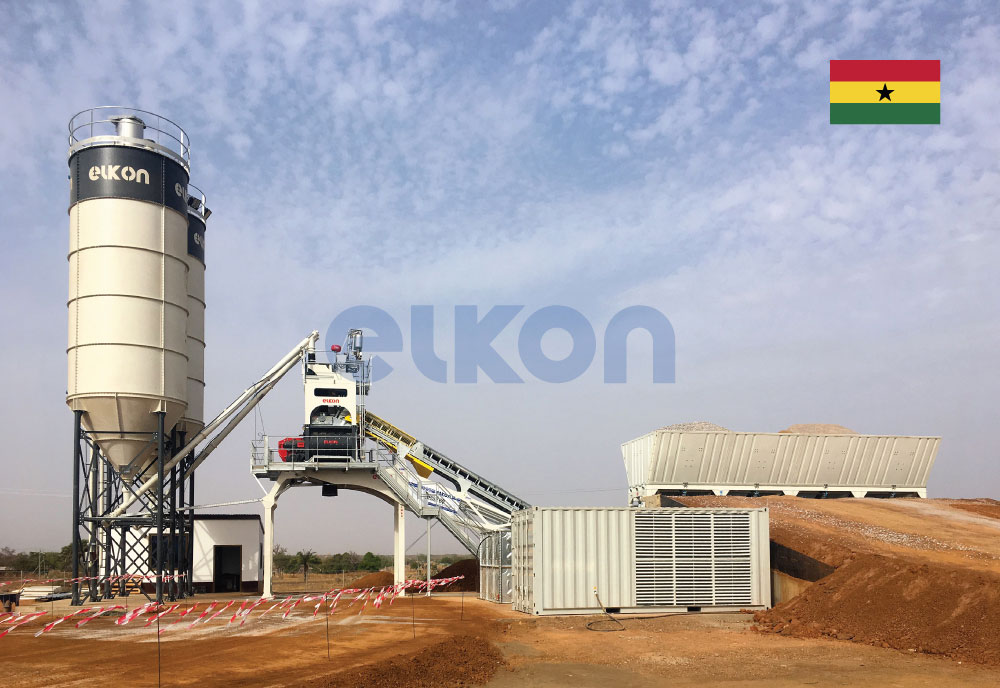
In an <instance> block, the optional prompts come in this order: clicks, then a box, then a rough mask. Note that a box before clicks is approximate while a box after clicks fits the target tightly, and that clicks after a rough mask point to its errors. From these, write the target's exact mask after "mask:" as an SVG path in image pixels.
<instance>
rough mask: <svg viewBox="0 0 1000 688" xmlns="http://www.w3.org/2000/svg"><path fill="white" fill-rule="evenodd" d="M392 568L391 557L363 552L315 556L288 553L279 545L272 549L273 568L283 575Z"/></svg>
mask: <svg viewBox="0 0 1000 688" xmlns="http://www.w3.org/2000/svg"><path fill="white" fill-rule="evenodd" d="M388 566H392V557H391V556H389V557H387V556H382V555H379V554H372V553H371V552H365V553H364V554H358V553H357V552H341V553H340V554H326V555H320V554H316V553H315V552H314V551H312V550H311V549H307V550H300V551H298V552H296V553H295V554H292V553H290V552H289V551H288V550H286V549H285V548H284V547H282V546H281V545H278V546H277V547H275V548H274V568H275V569H276V570H278V571H282V572H284V573H305V574H308V573H339V572H341V571H381V570H382V569H384V568H386V567H388Z"/></svg>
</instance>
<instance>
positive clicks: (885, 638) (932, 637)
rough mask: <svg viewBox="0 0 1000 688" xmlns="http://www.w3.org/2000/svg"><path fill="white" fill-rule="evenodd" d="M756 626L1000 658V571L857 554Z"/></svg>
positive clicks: (968, 657)
mask: <svg viewBox="0 0 1000 688" xmlns="http://www.w3.org/2000/svg"><path fill="white" fill-rule="evenodd" d="M754 620H755V621H756V622H757V630H760V631H764V632H770V633H780V634H781V635H793V636H797V637H800V638H815V637H821V636H826V637H830V638H837V639H838V640H851V641H854V642H856V643H864V644H866V645H875V646H879V647H891V648H895V649H897V650H902V651H904V652H906V651H909V652H921V653H926V654H934V655H944V656H946V657H950V658H952V659H957V660H960V661H969V662H977V663H980V664H992V665H1000V636H998V632H1000V631H998V629H1000V576H998V575H996V574H990V573H986V572H975V571H961V570H957V569H956V567H954V566H947V565H941V564H928V563H923V564H921V563H917V562H915V561H908V560H905V559H900V558H895V557H886V556H879V555H858V556H856V557H854V558H852V559H851V560H849V561H848V562H847V563H845V564H843V565H842V566H840V568H838V569H837V570H836V571H834V572H833V573H832V574H830V575H829V576H827V577H826V578H823V579H820V580H818V581H816V582H815V583H813V584H812V585H810V586H809V587H808V588H807V589H806V590H805V592H803V593H802V594H800V595H798V596H797V597H794V598H792V599H791V600H789V601H787V602H785V603H783V604H780V605H778V606H777V607H774V608H773V609H770V610H767V611H762V612H757V613H756V614H755V615H754Z"/></svg>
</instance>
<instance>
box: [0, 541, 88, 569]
mask: <svg viewBox="0 0 1000 688" xmlns="http://www.w3.org/2000/svg"><path fill="white" fill-rule="evenodd" d="M72 566H73V547H72V546H71V545H66V546H65V547H63V548H62V549H61V550H59V551H58V552H17V551H15V550H14V549H12V548H10V547H0V567H3V568H5V569H7V571H6V573H10V572H11V571H15V572H17V571H34V572H35V573H36V574H45V573H48V572H49V571H69V570H70V569H71V568H72Z"/></svg>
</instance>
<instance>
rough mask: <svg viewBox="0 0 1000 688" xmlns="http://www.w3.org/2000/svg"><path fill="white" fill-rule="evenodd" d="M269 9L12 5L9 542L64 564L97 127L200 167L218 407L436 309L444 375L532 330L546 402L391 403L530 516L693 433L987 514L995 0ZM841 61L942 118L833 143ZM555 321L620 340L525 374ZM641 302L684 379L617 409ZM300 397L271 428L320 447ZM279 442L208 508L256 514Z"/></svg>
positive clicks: (410, 379)
mask: <svg viewBox="0 0 1000 688" xmlns="http://www.w3.org/2000/svg"><path fill="white" fill-rule="evenodd" d="M278 4H280V3H246V4H243V3H226V2H212V3H193V2H186V1H185V0H179V1H176V2H171V3H140V2H128V3H126V2H88V3H81V4H79V5H76V6H74V5H73V4H70V3H63V2H33V3H16V2H3V3H2V5H3V6H2V12H3V16H4V22H3V25H2V28H0V102H2V103H3V107H2V112H3V120H4V121H3V126H2V127H0V151H2V155H0V198H2V201H3V202H2V203H0V227H2V229H3V236H4V247H3V251H2V252H0V261H2V269H0V293H2V296H3V298H2V301H0V309H2V311H0V313H2V317H3V322H4V323H5V335H6V336H4V337H3V338H2V340H0V347H2V356H0V380H2V384H3V391H2V393H0V404H2V406H0V424H2V426H0V427H2V429H3V437H4V438H5V440H6V441H5V446H4V448H3V450H2V452H0V461H2V464H3V469H4V470H3V475H4V479H3V480H2V482H0V545H10V546H14V547H17V548H25V549H27V548H38V547H45V548H54V547H58V546H61V545H63V544H65V543H66V542H68V540H69V533H70V521H69V515H70V496H69V493H70V484H71V477H72V473H71V454H70V448H71V434H72V433H71V424H72V415H71V413H70V412H69V410H68V409H67V407H66V405H65V403H64V396H65V388H66V384H65V379H66V377H65V376H66V372H65V371H66V357H65V347H66V294H67V268H66V250H67V244H68V234H67V224H68V223H67V217H66V199H67V188H68V187H67V178H66V174H67V168H66V158H65V155H66V122H67V121H68V119H69V117H70V116H71V115H72V114H73V113H74V112H76V111H79V110H82V109H84V108H87V107H90V106H94V105H101V104H124V105H133V106H136V107H141V108H143V109H147V110H152V111H155V112H159V113H161V114H163V115H165V116H167V117H169V118H171V119H173V120H174V121H176V122H178V123H179V124H181V126H183V127H184V128H185V130H186V131H187V132H188V134H189V135H190V138H191V140H192V142H193V143H192V151H193V152H192V181H193V182H194V183H195V184H197V185H198V186H199V187H201V188H202V189H204V190H205V191H206V192H207V194H208V197H209V206H210V207H211V208H212V210H213V211H214V214H213V215H212V218H211V220H210V223H209V228H208V249H207V262H208V273H207V282H208V284H207V290H208V304H209V305H208V321H207V335H208V347H209V348H208V354H207V365H208V372H207V382H208V393H207V403H206V406H207V409H208V410H209V412H210V414H214V412H215V411H217V410H219V409H221V408H222V407H223V406H224V405H225V404H226V403H228V401H229V400H231V399H232V398H233V397H234V396H235V395H236V394H237V393H238V392H240V391H241V390H242V389H243V388H244V387H246V386H247V385H248V384H249V383H250V382H251V381H252V380H254V379H255V378H256V377H257V375H258V374H259V373H261V372H262V371H264V370H266V369H267V368H269V367H270V366H271V365H272V363H273V362H274V361H275V360H277V358H278V357H279V356H281V355H282V354H283V353H284V352H286V351H287V350H288V349H289V348H291V346H292V345H293V344H295V343H296V342H298V341H299V340H300V339H302V337H304V336H305V335H306V334H307V333H308V332H309V331H311V330H313V329H318V330H320V331H321V332H322V333H324V335H325V333H326V330H327V328H328V326H329V324H330V322H331V321H332V319H333V318H334V317H335V316H336V315H337V314H338V313H340V312H341V311H342V310H344V309H345V308H348V307H351V306H355V305H359V304H370V305H374V306H378V307H380V308H382V309H384V310H386V311H387V312H389V313H391V314H392V315H393V316H394V317H395V318H396V319H397V320H398V322H399V323H400V326H401V328H402V330H403V332H404V333H405V334H406V339H407V347H408V340H409V313H410V306H411V305H432V306H434V307H435V315H436V334H437V337H436V341H435V346H436V350H437V351H438V354H439V355H440V356H441V357H442V358H444V359H446V360H448V361H449V369H448V371H449V372H448V374H449V380H452V379H453V378H452V376H453V373H454V368H453V367H452V363H451V362H452V361H453V360H454V355H453V351H452V348H453V347H452V346H451V344H450V342H451V339H450V337H451V335H450V333H451V332H452V330H453V321H454V307H455V306H456V305H476V306H478V307H479V309H480V311H481V312H482V311H485V310H488V309H489V308H490V307H492V306H494V305H497V304H518V305H524V306H525V309H524V310H523V311H522V312H521V313H520V314H519V315H518V317H517V318H515V320H514V322H513V323H512V324H511V325H510V326H509V327H508V328H507V329H505V330H504V332H503V333H502V334H501V336H500V337H499V338H498V339H497V345H496V346H497V350H498V351H499V352H500V354H501V355H502V356H503V357H504V358H505V359H506V360H507V361H508V363H509V364H510V365H511V366H512V367H513V368H514V369H515V370H517V371H518V372H519V373H520V374H521V377H522V378H524V379H525V382H524V384H517V385H503V384H495V383H492V382H490V381H489V380H481V381H480V382H479V383H478V384H455V383H454V382H451V381H450V382H448V383H444V384H442V383H437V382H431V381H429V380H426V379H424V378H423V377H422V376H421V375H420V374H419V373H418V372H417V371H416V368H415V366H414V364H413V362H412V361H411V360H410V359H409V357H408V355H407V353H406V352H404V353H402V354H397V355H395V356H394V357H391V358H388V359H387V360H389V361H390V362H391V363H392V365H393V366H395V371H394V372H393V374H392V375H391V376H390V377H389V378H387V379H386V380H385V381H383V382H382V383H380V384H379V385H378V386H377V387H376V388H375V389H374V390H373V394H372V397H371V399H370V406H371V408H372V410H374V411H375V412H376V413H378V414H379V415H382V416H384V417H387V418H389V419H390V420H392V421H393V422H395V423H396V424H398V425H400V426H401V427H403V428H404V429H406V430H408V431H409V432H411V433H412V434H415V435H416V436H418V437H419V438H421V439H423V440H424V441H426V442H427V443H428V444H430V445H432V446H434V447H436V448H439V449H441V450H443V451H444V452H446V453H447V454H449V455H450V456H451V457H452V458H454V459H456V460H458V461H460V462H463V463H466V464H467V465H468V466H469V467H471V468H472V469H474V470H477V471H479V472H481V473H482V474H484V475H485V476H487V477H489V478H490V479H492V480H494V481H495V482H497V483H500V484H502V485H504V486H505V487H507V488H509V489H510V490H512V491H513V492H515V493H517V494H519V495H521V496H523V497H524V498H525V499H527V500H528V501H530V502H532V503H534V504H540V505H585V504H586V505H589V504H594V505H596V504H605V505H622V504H624V502H625V498H626V480H625V473H624V469H623V465H622V461H621V454H620V450H619V445H620V443H621V442H623V441H625V440H628V439H630V438H632V437H635V436H638V435H641V434H643V433H645V432H648V431H649V430H652V429H654V428H656V427H659V426H661V425H665V424H671V423H676V422H681V421H689V420H700V419H704V420H710V421H714V422H716V423H719V424H721V425H724V426H726V427H729V428H732V429H736V430H757V431H776V430H780V429H782V428H784V427H787V426H788V425H790V424H792V423H803V422H825V423H840V424H843V425H846V426H848V427H851V428H853V429H855V430H857V431H859V432H863V433H873V434H877V433H886V434H929V435H941V436H942V437H943V438H944V439H943V442H942V445H941V451H940V454H939V456H938V460H937V464H936V466H935V468H934V471H933V473H932V475H931V482H930V485H929V490H930V492H931V494H932V495H933V496H968V497H972V496H992V497H997V496H998V493H1000V467H998V466H1000V462H998V458H1000V457H998V455H997V448H996V441H995V436H996V435H995V432H996V421H997V411H996V408H997V401H996V400H997V398H998V397H1000V374H998V371H997V347H998V344H1000V297H998V289H997V287H998V279H997V276H996V274H997V273H996V266H997V264H998V263H1000V231H998V227H1000V221H998V217H1000V207H998V206H1000V203H998V198H1000V195H998V188H1000V165H998V160H1000V135H998V133H997V124H996V122H997V112H998V111H1000V10H998V9H997V5H996V4H995V3H993V2H991V1H989V0H983V1H976V0H969V1H965V2H952V3H940V2H931V1H922V0H896V1H888V0H887V1H884V2H879V3H877V5H876V4H875V3H871V6H869V3H864V2H831V1H829V0H817V1H816V2H805V1H803V2H778V1H774V2H765V3H760V4H755V3H749V2H747V3H731V2H721V3H718V4H714V5H713V4H709V3H684V2H654V3H652V4H649V5H646V4H638V3H627V4H624V5H623V4H621V3H608V4H606V5H602V4H599V3H594V2H584V1H580V2H573V3H521V2H517V1H516V0H497V1H495V2H490V3H486V2H482V3H460V2H437V1H435V0H425V1H424V2H396V1H393V0H382V1H377V2H361V3H352V2H328V3H323V2H309V3H297V7H296V9H295V10H293V11H286V10H283V9H280V8H278V7H276V5H278ZM845 58H856V59H883V58H925V59H940V60H941V65H942V84H941V101H942V108H941V109H942V124H941V125H940V126H914V127H905V126H899V127H892V126H883V127H867V126H856V127H833V126H830V125H829V123H828V102H829V101H828V95H829V93H828V79H829V72H828V65H829V62H828V61H829V60H830V59H845ZM550 304H565V305H569V306H572V307H574V308H576V309H577V310H579V311H580V312H581V313H583V314H584V315H586V316H587V318H588V319H589V320H590V321H591V323H592V324H593V327H594V330H595V331H596V332H597V334H598V350H597V356H596V357H595V361H594V364H593V365H592V366H591V368H590V369H589V370H588V371H587V372H586V373H585V374H584V375H583V376H581V377H580V378H579V379H577V380H575V381H573V382H569V383H565V384H549V383H544V382H540V381H538V380H537V379H535V378H533V377H532V376H531V375H530V374H528V373H527V372H526V371H525V369H524V366H523V365H522V364H521V362H520V360H519V358H518V355H517V347H516V341H517V333H518V330H519V328H520V325H521V323H523V322H524V319H525V318H526V317H527V315H529V314H530V313H531V312H533V311H534V310H536V309H537V308H539V307H543V306H546V305H550ZM630 305H647V306H651V307H654V308H657V309H659V310H660V311H662V312H663V313H664V314H665V315H666V316H667V317H669V318H670V321H671V322H672V323H673V326H674V329H675V332H676V338H677V339H676V341H677V360H676V369H677V381H676V383H674V384H653V383H651V382H650V363H649V351H648V346H647V343H646V342H645V341H640V339H641V338H636V339H635V340H634V341H633V342H632V345H631V350H630V359H629V374H630V377H629V382H628V383H627V384H624V385H606V384H604V383H603V378H602V361H603V350H602V347H601V345H600V340H601V333H603V331H604V327H605V325H606V324H607V322H608V320H609V319H610V317H611V316H612V315H613V314H614V313H615V312H617V311H618V310H620V309H622V308H624V307H626V306H630ZM544 345H545V347H546V351H547V352H549V353H550V354H551V355H553V356H554V357H558V356H560V355H563V354H565V353H566V352H567V351H568V350H569V341H568V338H567V337H560V335H559V333H550V335H548V336H547V337H546V339H545V341H544ZM407 350H408V349H407ZM300 389H301V387H300V382H299V380H298V379H297V377H296V376H295V375H294V374H293V375H291V376H289V379H287V380H286V381H285V382H284V383H283V384H282V385H281V386H280V387H279V388H278V389H277V390H276V391H275V393H274V394H273V395H272V396H271V397H269V398H268V399H267V400H266V401H265V403H264V404H263V407H262V413H261V417H260V418H259V419H258V420H257V421H256V422H257V430H259V429H260V427H261V426H263V427H264V428H265V429H266V430H267V432H268V433H270V434H272V435H285V434H293V433H296V432H298V430H299V427H298V426H299V425H300V424H301V399H300ZM254 432H255V428H254V422H252V421H251V420H250V419H248V420H247V422H246V424H245V426H244V427H242V428H241V429H240V430H239V431H238V432H236V433H234V434H233V435H232V436H231V438H230V439H229V440H228V441H227V442H226V443H225V444H224V445H223V446H222V448H221V449H220V450H219V451H217V452H216V454H215V455H214V456H213V458H212V459H211V460H210V461H209V462H208V463H207V464H206V465H205V467H204V469H202V471H201V473H200V475H201V477H200V479H199V481H198V490H199V500H198V501H200V502H213V501H222V500H236V499H249V498H255V497H257V496H259V495H260V488H259V487H258V486H257V484H256V483H255V482H254V480H253V479H252V478H251V476H250V473H249V456H248V454H249V441H250V439H251V438H252V437H253V434H254ZM318 493H319V490H318V488H311V489H300V490H298V491H293V492H290V493H286V495H285V496H284V497H283V498H282V500H281V502H279V508H278V512H277V516H278V537H277V539H278V542H279V543H282V544H284V545H286V546H288V547H289V548H292V549H298V548H300V547H304V546H311V547H313V548H314V549H317V550H319V551H340V550H346V549H355V550H360V551H362V552H363V551H365V550H369V549H371V550H374V551H383V552H386V551H389V550H390V548H391V537H392V536H391V533H392V519H391V510H390V509H389V507H387V506H385V505H384V504H382V503H381V502H378V501H376V500H373V499H371V498H370V497H365V496H359V495H350V494H348V495H342V496H340V497H338V498H336V499H325V500H324V499H322V498H321V497H320V496H319V494H318ZM251 508H252V507H251ZM419 525H420V524H419V522H418V521H416V520H415V519H414V520H413V521H411V522H410V524H409V527H410V528H411V531H410V535H411V539H412V537H415V535H416V534H417V533H418V532H419ZM422 547H423V545H418V546H417V551H420V549H422ZM458 548H459V546H458V545H457V543H455V542H454V541H451V540H448V539H446V538H444V537H442V536H439V537H438V538H437V539H436V540H435V550H440V551H457V550H458Z"/></svg>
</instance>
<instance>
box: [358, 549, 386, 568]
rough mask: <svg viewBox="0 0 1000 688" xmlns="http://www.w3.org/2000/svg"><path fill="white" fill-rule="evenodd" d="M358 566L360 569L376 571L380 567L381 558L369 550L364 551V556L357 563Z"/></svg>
mask: <svg viewBox="0 0 1000 688" xmlns="http://www.w3.org/2000/svg"><path fill="white" fill-rule="evenodd" d="M358 568H359V569H361V570H362V571H378V570H379V569H381V568H382V559H381V557H377V556H375V555H374V554H372V553H371V552H365V556H363V557H361V563H360V564H359V565H358Z"/></svg>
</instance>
